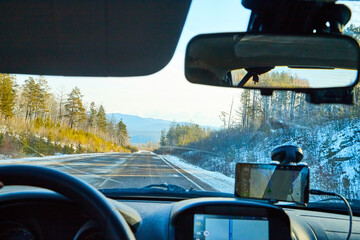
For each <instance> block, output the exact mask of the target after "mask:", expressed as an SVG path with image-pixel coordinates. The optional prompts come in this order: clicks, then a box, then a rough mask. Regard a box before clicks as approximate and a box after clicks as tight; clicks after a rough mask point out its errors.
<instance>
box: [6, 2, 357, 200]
mask: <svg viewBox="0 0 360 240" xmlns="http://www.w3.org/2000/svg"><path fill="white" fill-rule="evenodd" d="M342 3H344V4H346V5H347V6H349V7H350V9H351V10H352V18H351V20H350V22H349V23H348V24H347V25H346V26H345V28H344V32H345V33H346V34H347V35H350V36H352V37H354V38H355V39H357V40H359V39H360V13H359V12H360V3H358V2H342ZM249 17H250V11H249V10H247V9H245V8H243V7H242V5H241V1H239V0H234V1H211V4H210V3H209V1H208V0H203V1H200V0H194V1H193V3H192V4H191V8H190V11H189V14H188V17H187V20H186V23H185V26H184V29H183V32H182V34H181V38H180V40H179V43H178V46H177V49H176V51H175V54H174V57H173V58H172V60H171V61H170V63H169V64H168V65H167V66H166V67H165V68H164V69H163V70H161V71H160V72H158V73H155V74H152V75H149V76H144V77H127V78H125V77H124V78H115V77H107V78H100V77H63V76H35V75H21V74H16V75H14V74H1V75H0V76H1V79H0V81H1V85H0V159H1V161H0V164H33V165H40V166H45V167H50V168H54V169H58V170H61V171H64V172H67V173H70V174H72V175H74V176H76V177H78V178H80V179H82V180H84V181H86V182H88V183H90V184H91V185H93V186H94V187H96V188H98V189H117V188H119V189H129V188H136V189H141V188H144V187H148V188H164V189H165V190H169V189H171V190H174V191H176V190H178V191H183V190H189V189H191V190H194V191H195V190H197V191H204V192H221V193H230V194H233V193H234V177H235V166H236V163H239V162H244V163H270V162H271V151H272V150H273V149H274V148H276V147H278V146H281V145H295V146H299V147H301V148H302V149H303V155H304V159H303V162H305V163H306V164H308V166H309V167H310V187H311V188H317V189H322V190H326V191H333V192H337V193H340V194H343V195H344V196H346V197H347V198H349V199H360V164H359V163H360V88H359V85H358V86H357V87H356V89H355V102H356V103H355V104H354V105H340V104H323V105H315V104H310V103H308V102H306V99H305V95H304V94H302V93H295V92H291V91H275V92H274V93H273V95H272V96H262V95H261V94H260V92H258V91H254V90H251V89H247V90H246V89H230V88H219V87H212V86H201V85H196V84H191V83H189V82H188V81H187V80H186V79H185V76H184V58H185V48H186V45H187V43H188V42H189V41H190V39H191V38H193V37H194V36H196V35H198V34H202V33H218V32H244V31H246V28H247V24H248V21H249ZM149 185H150V186H149ZM184 194H185V193H184ZM312 200H313V201H315V200H317V199H312Z"/></svg>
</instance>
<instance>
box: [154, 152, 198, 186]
mask: <svg viewBox="0 0 360 240" xmlns="http://www.w3.org/2000/svg"><path fill="white" fill-rule="evenodd" d="M154 154H155V155H156V156H157V157H158V158H160V159H161V160H163V161H164V162H165V163H166V164H167V165H169V166H170V167H171V168H172V169H174V170H175V171H177V172H178V173H180V175H181V176H183V177H184V178H186V179H187V180H189V181H190V182H191V183H192V184H194V185H195V186H197V187H198V188H199V189H200V190H203V191H205V189H204V188H202V187H200V186H199V185H198V184H197V183H196V182H194V181H193V180H191V179H190V178H188V177H187V176H185V175H184V174H183V173H182V172H180V171H179V170H177V169H176V168H174V167H173V166H172V165H170V163H169V162H168V160H166V159H165V158H163V157H161V156H159V155H157V154H156V153H154ZM183 171H185V170H184V169H183Z"/></svg>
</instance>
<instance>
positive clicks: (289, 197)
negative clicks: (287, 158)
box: [235, 163, 309, 203]
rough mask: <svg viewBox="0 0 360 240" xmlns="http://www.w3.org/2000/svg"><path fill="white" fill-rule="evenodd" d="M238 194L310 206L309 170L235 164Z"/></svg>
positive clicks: (298, 167) (296, 167) (280, 166)
mask: <svg viewBox="0 0 360 240" xmlns="http://www.w3.org/2000/svg"><path fill="white" fill-rule="evenodd" d="M235 195H236V196H238V197H242V198H257V199H268V200H276V201H288V202H296V203H307V202H308V199H309V168H308V167H307V166H297V165H295V166H292V165H273V164H249V163H238V164H236V173H235Z"/></svg>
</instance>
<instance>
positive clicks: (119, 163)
mask: <svg viewBox="0 0 360 240" xmlns="http://www.w3.org/2000/svg"><path fill="white" fill-rule="evenodd" d="M135 154H136V153H134V155H133V156H132V157H131V158H129V159H126V163H125V164H122V163H124V162H118V163H117V164H114V166H113V167H112V168H111V169H113V168H115V167H118V166H120V165H123V166H124V167H125V166H127V165H128V163H129V161H131V160H133V159H134V158H135V157H136V155H135ZM110 180H113V181H116V180H114V179H112V178H107V179H105V180H104V181H103V182H102V183H100V184H99V185H98V188H101V187H102V186H104V185H105V184H106V183H107V182H108V181H110ZM116 182H118V183H120V182H119V181H116Z"/></svg>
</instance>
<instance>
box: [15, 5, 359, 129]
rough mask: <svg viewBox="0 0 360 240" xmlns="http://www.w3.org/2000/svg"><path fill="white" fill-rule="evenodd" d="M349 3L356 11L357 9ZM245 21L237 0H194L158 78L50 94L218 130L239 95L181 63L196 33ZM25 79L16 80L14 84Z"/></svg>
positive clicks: (64, 80)
mask: <svg viewBox="0 0 360 240" xmlns="http://www.w3.org/2000/svg"><path fill="white" fill-rule="evenodd" d="M354 4H357V7H358V8H357V11H360V4H358V3H354ZM355 14H356V13H355ZM357 15H359V14H357ZM249 16H250V11H249V10H246V9H244V8H243V7H242V5H241V1H240V0H221V1H219V0H193V3H192V5H191V8H190V12H189V15H188V18H187V20H186V23H185V27H184V30H183V33H182V35H181V38H180V41H179V44H178V46H177V49H176V52H175V55H174V57H173V59H172V60H171V62H170V63H169V64H168V65H167V66H166V67H165V68H164V69H163V70H162V71H160V72H159V73H156V74H153V75H150V76H147V77H133V78H78V77H76V78H75V77H72V78H70V77H50V76H47V77H46V79H47V80H48V83H49V85H50V87H51V88H52V89H53V92H55V90H56V89H61V88H64V89H65V90H66V92H70V91H71V89H72V88H73V87H74V86H78V87H79V88H80V90H81V92H82V94H83V95H84V101H85V102H86V103H88V104H89V103H90V102H91V101H95V103H96V104H98V105H99V104H102V105H103V106H104V107H105V110H106V112H108V113H124V114H131V115H138V116H142V117H154V118H161V119H167V120H170V121H173V120H175V121H187V122H193V123H198V124H201V125H210V126H220V125H221V121H220V119H219V115H220V112H221V111H227V112H229V110H230V106H231V102H232V99H233V98H234V103H235V104H234V108H235V110H236V108H237V106H236V105H237V104H236V103H237V102H238V101H239V100H238V96H239V91H240V90H239V89H227V88H219V87H209V86H199V85H194V84H191V83H189V82H187V80H186V79H185V77H184V63H183V62H184V54H185V48H186V44H187V43H188V42H189V40H190V39H191V38H192V37H194V36H195V35H198V34H200V33H211V32H236V31H238V32H241V31H246V28H247V24H248V19H249ZM357 20H358V19H357ZM354 23H355V22H354ZM356 25H360V21H356ZM25 78H27V76H21V75H18V79H19V80H21V79H22V80H24V79H25ZM19 83H21V81H20V82H19Z"/></svg>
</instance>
